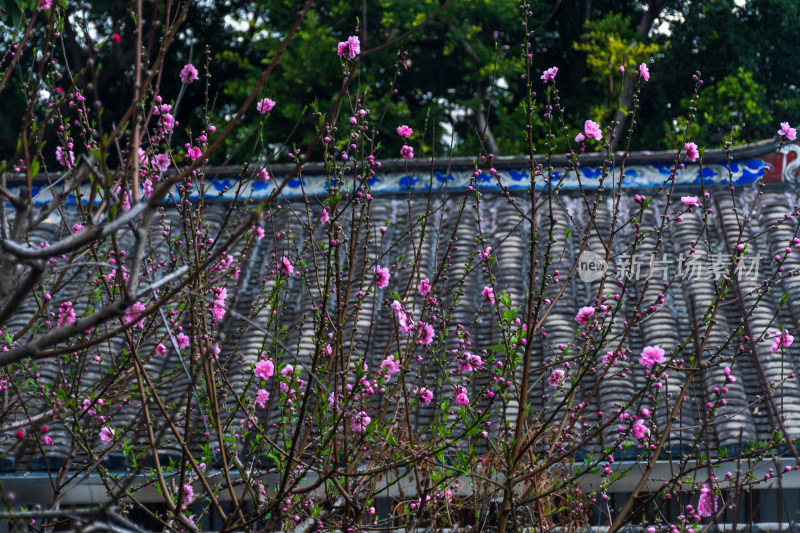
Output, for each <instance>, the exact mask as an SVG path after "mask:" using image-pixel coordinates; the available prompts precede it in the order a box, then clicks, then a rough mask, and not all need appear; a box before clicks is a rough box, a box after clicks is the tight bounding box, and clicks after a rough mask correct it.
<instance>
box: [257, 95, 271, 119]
mask: <svg viewBox="0 0 800 533" xmlns="http://www.w3.org/2000/svg"><path fill="white" fill-rule="evenodd" d="M273 107H275V100H272V99H271V98H262V99H261V100H259V102H258V103H257V104H256V110H257V111H258V112H259V113H261V114H262V115H265V114H266V113H267V112H268V111H272V108H273Z"/></svg>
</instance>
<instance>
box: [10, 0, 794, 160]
mask: <svg viewBox="0 0 800 533" xmlns="http://www.w3.org/2000/svg"><path fill="white" fill-rule="evenodd" d="M740 3H741V2H740ZM134 4H135V3H134V2H132V1H131V0H98V1H96V2H94V3H91V4H86V7H87V8H88V9H86V10H85V11H80V12H77V13H73V14H72V16H70V17H66V18H65V20H64V32H63V35H62V36H61V37H60V38H59V39H60V40H61V41H60V42H59V46H60V44H61V42H62V41H63V45H64V48H65V50H66V51H67V55H68V57H70V58H71V64H70V65H69V67H70V69H71V71H72V72H74V73H77V86H78V88H80V89H81V90H82V92H84V94H86V95H87V96H88V97H90V98H93V97H96V98H97V99H99V100H100V102H101V104H102V105H103V106H104V109H105V111H104V114H103V120H104V124H101V125H100V126H101V127H105V128H108V127H111V125H113V124H114V123H115V120H117V119H119V114H120V109H117V108H116V107H115V105H116V102H120V101H125V100H126V98H125V97H126V96H129V91H130V68H129V65H131V64H132V60H133V50H132V44H133V42H134V38H133V29H134V24H133V22H132V20H131V16H130V9H131V6H132V5H134ZM303 4H304V3H303V2H300V1H299V0H226V1H220V2H211V1H205V2H198V3H195V4H194V5H193V7H192V8H191V9H190V10H189V13H188V18H187V20H186V22H185V24H184V25H183V27H182V30H181V33H180V35H179V36H178V42H177V47H176V48H175V50H176V51H175V53H174V54H173V55H172V56H170V58H169V59H168V61H167V63H166V64H165V65H164V69H163V72H164V73H165V76H164V77H163V79H162V81H161V87H160V92H161V94H162V95H164V98H166V99H168V100H172V99H174V98H175V97H176V95H177V94H178V93H179V91H180V81H179V80H178V79H177V76H176V75H175V73H176V72H177V71H178V70H179V69H180V67H181V66H182V65H183V64H185V63H187V62H189V61H191V62H192V63H194V64H195V65H196V66H197V67H198V69H199V70H200V72H201V76H202V75H203V74H204V73H205V65H206V64H207V65H208V73H209V74H210V78H208V88H209V91H208V99H206V94H205V91H204V89H205V86H206V85H205V83H202V82H201V83H195V84H193V85H191V86H189V87H188V89H187V90H186V92H185V94H184V96H183V99H182V100H181V102H180V106H179V108H178V109H177V115H176V116H177V119H178V120H179V122H180V126H179V130H180V131H181V132H183V131H185V130H184V128H186V127H190V128H191V129H192V130H193V131H195V132H197V131H199V129H200V127H201V122H202V119H203V117H204V114H205V109H204V108H205V106H206V102H207V101H208V106H209V108H210V110H209V113H210V116H211V119H212V121H213V122H214V123H215V125H217V126H220V125H224V124H225V123H226V122H228V121H229V120H230V119H231V117H232V116H233V114H234V113H235V110H236V109H237V107H238V106H239V105H240V104H241V103H242V102H243V101H244V99H245V97H246V95H247V94H248V91H249V90H250V89H251V88H252V87H253V86H254V84H255V83H256V79H257V78H258V76H259V74H260V72H261V71H262V70H263V69H264V68H265V66H266V65H267V64H269V62H270V61H271V59H272V58H273V57H274V56H275V53H276V51H277V49H278V46H279V44H280V42H281V40H282V39H283V38H284V37H285V36H286V35H287V33H288V32H289V31H290V29H291V26H292V25H293V24H294V21H295V16H296V14H297V12H298V11H299V10H300V9H301V8H302V6H303ZM32 5H33V3H31V2H28V1H27V0H25V1H22V0H5V2H3V3H2V4H0V20H1V21H2V22H0V24H4V25H5V26H4V27H5V30H2V31H3V35H4V40H5V42H9V41H10V40H11V33H12V31H11V28H12V27H14V26H16V27H19V26H20V24H22V22H23V21H24V16H25V15H26V14H27V15H30V14H31V13H32V7H31V6H32ZM147 5H148V6H151V7H148V9H157V10H158V9H165V4H164V3H158V2H156V3H155V4H147ZM9 6H12V7H13V9H12V7H9ZM529 9H530V10H531V12H532V29H534V30H535V32H534V34H533V41H534V45H535V46H534V47H535V58H534V59H535V65H536V68H537V69H538V70H539V71H544V70H545V69H547V68H549V67H551V66H557V67H559V72H558V76H557V82H558V89H559V96H560V98H561V101H562V103H563V104H564V106H565V108H566V110H567V115H566V117H565V118H566V120H567V121H568V124H567V130H566V133H567V135H562V136H560V137H559V138H558V139H556V147H555V148H556V149H557V150H566V149H568V145H567V139H572V137H574V135H575V134H576V133H577V132H578V131H579V130H580V128H581V127H582V124H583V121H584V120H586V119H589V118H592V119H594V120H597V121H598V122H601V123H603V124H608V123H609V122H610V121H611V120H612V119H613V118H614V112H615V110H616V108H617V107H618V105H619V102H620V94H622V90H623V88H624V79H623V76H622V75H621V74H620V73H619V72H618V70H617V68H618V67H619V66H620V65H623V64H624V66H625V67H626V70H627V74H626V76H631V75H632V74H633V73H634V72H635V69H636V66H637V65H638V63H640V62H647V63H648V65H649V67H650V72H651V74H652V78H651V80H650V81H649V82H647V83H644V84H642V86H641V93H640V108H639V111H638V118H637V124H638V126H637V128H638V129H637V132H638V134H637V135H636V137H635V138H634V140H633V144H632V148H633V149H649V150H653V149H661V148H669V147H674V146H675V143H676V142H678V137H679V134H678V131H679V129H680V125H681V124H682V123H683V121H684V120H685V117H686V115H687V113H688V109H687V106H688V101H689V100H690V97H691V94H692V90H693V81H692V75H693V74H694V73H695V72H697V71H699V72H701V73H702V77H703V80H704V82H705V83H704V89H703V92H702V94H701V97H700V113H701V114H700V118H701V120H700V121H699V123H698V125H697V127H696V130H694V131H692V132H690V133H691V135H692V137H693V138H694V139H695V140H696V141H697V142H699V143H703V144H706V143H711V144H713V143H719V142H720V141H722V140H725V139H728V140H732V141H733V142H735V143H745V142H751V141H755V140H759V139H763V138H766V137H770V136H772V135H774V133H775V129H776V124H777V123H778V122H779V121H781V120H788V121H790V122H791V123H792V124H793V125H797V124H798V123H800V96H799V95H798V87H797V84H796V80H795V79H794V78H795V73H796V72H798V71H800V56H798V55H797V54H794V53H793V52H792V50H793V48H794V45H795V43H796V42H797V41H798V38H799V37H800V28H798V26H797V25H796V24H794V22H795V21H797V20H799V19H800V3H798V2H796V1H795V0H748V1H746V2H745V3H744V5H738V4H737V3H736V2H734V0H704V1H702V2H701V1H691V0H647V1H645V0H621V1H620V0H578V1H574V2H560V3H556V2H547V3H545V2H535V3H531V4H530V7H529ZM39 16H40V17H42V16H43V15H41V14H40V15H39ZM648 17H649V18H648ZM150 19H151V17H150V16H148V17H147V20H150ZM521 19H522V18H521V16H520V6H519V4H518V3H516V2H496V1H489V0H451V1H449V2H441V1H438V0H436V1H434V0H363V1H361V2H352V1H346V0H326V1H325V2H317V4H315V6H314V7H313V8H312V12H311V13H310V14H309V16H307V17H306V18H305V20H304V22H303V23H302V25H301V27H300V29H299V31H298V33H297V36H296V38H295V39H294V40H293V41H292V42H291V44H290V45H289V48H288V50H287V51H286V53H285V54H284V56H283V57H282V59H281V61H280V62H279V64H278V66H277V68H276V69H275V72H274V73H273V75H272V76H271V78H270V79H269V81H268V85H267V88H266V89H265V92H264V94H263V96H269V97H270V98H273V99H274V100H275V101H276V102H277V106H276V107H275V109H274V110H273V111H272V113H271V115H270V119H269V120H268V121H267V122H266V123H265V124H264V126H263V128H262V127H261V126H260V125H259V124H260V122H259V120H258V118H259V117H258V114H257V113H256V111H255V109H251V110H250V112H249V115H248V120H246V121H245V123H244V125H243V127H241V128H239V129H238V130H237V132H236V135H234V136H232V137H230V139H229V141H228V144H227V146H226V150H224V151H222V152H220V153H219V154H218V156H217V159H216V160H215V162H216V163H221V162H224V161H225V160H226V158H228V159H231V160H236V161H242V160H246V159H248V158H256V157H258V158H264V157H271V156H272V154H275V153H280V154H285V153H286V150H287V148H288V147H291V146H297V147H300V148H305V147H306V146H307V145H308V143H310V142H311V139H312V138H313V136H314V134H315V131H314V126H315V125H316V124H317V123H318V121H319V118H315V117H314V116H313V110H314V109H318V110H319V111H320V112H321V113H322V115H323V116H324V115H325V114H326V113H327V112H328V111H329V110H330V109H331V108H332V107H333V106H335V105H336V102H337V95H338V94H339V92H340V89H341V87H342V83H343V70H342V69H343V64H342V62H341V61H340V58H339V57H338V56H337V55H336V44H337V42H338V41H340V40H344V39H346V38H347V36H348V35H358V36H359V38H360V39H361V41H362V54H361V55H360V56H359V58H358V62H357V63H356V64H355V71H354V73H353V79H352V81H351V84H352V85H351V87H356V88H357V89H358V94H360V95H361V96H362V98H363V99H365V101H366V102H367V103H368V107H369V108H370V109H371V111H372V113H378V114H379V115H380V116H383V117H384V120H383V122H382V124H383V129H382V130H381V131H378V132H376V133H377V137H376V141H377V142H378V143H380V148H379V149H378V152H377V154H378V155H379V156H380V157H385V158H394V157H397V155H398V150H399V147H400V146H401V145H402V140H401V139H400V138H399V137H398V136H397V135H396V133H395V132H394V128H395V127H396V126H398V125H400V124H408V125H409V126H411V127H412V128H413V129H414V130H415V132H416V133H415V136H414V138H413V141H414V143H415V150H416V152H415V153H417V155H430V154H436V155H440V156H441V155H446V154H447V153H450V149H451V147H452V153H454V154H455V155H474V154H476V153H477V152H478V151H479V150H480V149H481V145H482V144H483V146H484V147H485V148H486V149H487V150H490V151H494V150H496V151H498V152H499V153H500V154H502V155H515V154H521V153H525V152H526V143H525V142H524V129H523V118H524V116H523V115H524V114H523V113H521V112H520V109H521V105H522V102H523V99H524V95H525V92H526V88H525V86H524V84H523V82H522V81H521V77H520V75H521V73H522V68H523V64H524V63H523V61H522V57H521V47H520V45H521V43H522V40H523V28H522V25H521ZM41 26H42V28H43V27H44V22H42V24H41ZM87 29H91V31H88V32H87V31H86V30H87ZM0 30H1V28H0ZM643 30H644V31H643ZM160 31H161V29H160V28H159V27H150V26H149V24H148V23H147V22H145V32H146V35H147V39H150V40H152V41H153V42H157V41H158V39H160V38H162V37H163V35H161V33H160ZM112 33H118V34H119V35H120V37H121V40H120V42H119V43H114V42H111V41H109V39H108V37H109V36H110V35H111V34H112ZM90 35H95V36H96V41H97V43H96V44H101V45H102V46H100V47H99V51H97V52H94V51H90V49H89V47H88V46H87V42H86V41H87V39H90V37H89V36H90ZM44 38H45V37H44V30H43V29H42V30H41V31H38V32H35V34H34V35H33V45H32V46H34V47H36V46H40V45H41V43H42V40H43V39H44ZM206 51H208V54H207V52H206ZM28 57H29V56H28ZM533 90H534V91H536V92H537V97H536V99H537V103H538V105H539V108H538V110H537V118H536V123H535V124H534V127H535V129H536V130H537V133H539V134H541V135H540V138H542V139H543V141H542V143H540V145H539V146H537V150H539V151H542V150H543V149H544V146H545V145H544V132H545V131H546V128H545V124H546V122H545V118H544V117H543V115H544V112H545V109H544V104H545V98H546V96H545V94H546V91H545V87H544V84H535V86H534V87H533ZM23 91H25V88H24V87H19V88H18V89H17V92H16V94H17V95H20V94H22V92H23ZM6 94H7V95H8V96H7V97H6V100H5V101H4V102H2V103H0V106H2V107H0V111H1V112H2V113H1V114H0V160H8V159H10V158H11V157H13V152H14V150H15V147H16V139H15V138H14V137H13V135H12V132H13V131H14V128H15V127H16V125H17V124H19V123H20V117H19V116H18V115H17V114H18V113H20V110H19V106H16V105H15V104H14V98H15V96H14V95H13V94H12V93H11V92H7V93H6ZM340 105H341V108H342V109H341V113H340V120H341V121H345V120H347V119H348V118H349V116H350V114H351V112H350V109H351V108H352V107H353V106H355V102H350V101H342V102H341V104H340ZM484 126H485V128H486V129H485V131H484ZM484 133H485V134H486V135H485V136H484ZM49 134H52V133H47V134H46V135H49ZM195 134H196V133H195ZM185 140H186V139H185V138H178V137H176V139H175V142H181V143H182V142H185ZM284 141H286V142H287V146H284V145H282V143H283V142H284ZM280 157H284V158H285V155H280ZM312 157H315V156H312Z"/></svg>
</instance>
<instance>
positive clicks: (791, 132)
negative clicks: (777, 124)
mask: <svg viewBox="0 0 800 533" xmlns="http://www.w3.org/2000/svg"><path fill="white" fill-rule="evenodd" d="M778 135H780V136H782V137H786V138H787V139H788V140H790V141H793V140H795V139H797V130H796V129H795V128H793V127H791V126H789V123H788V122H781V129H779V130H778Z"/></svg>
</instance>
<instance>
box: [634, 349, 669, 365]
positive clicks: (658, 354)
mask: <svg viewBox="0 0 800 533" xmlns="http://www.w3.org/2000/svg"><path fill="white" fill-rule="evenodd" d="M666 360H667V359H666V357H664V349H663V348H662V347H661V346H645V347H644V349H643V350H642V354H641V355H640V356H639V363H641V364H642V365H643V366H646V367H647V368H653V366H654V365H656V364H661V363H663V362H665V361H666Z"/></svg>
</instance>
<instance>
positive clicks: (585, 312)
mask: <svg viewBox="0 0 800 533" xmlns="http://www.w3.org/2000/svg"><path fill="white" fill-rule="evenodd" d="M593 316H594V307H581V308H580V309H578V314H577V315H575V322H577V323H578V324H580V325H581V326H585V325H586V324H587V323H588V322H589V319H590V318H592V317H593Z"/></svg>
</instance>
